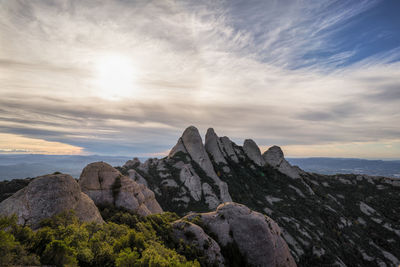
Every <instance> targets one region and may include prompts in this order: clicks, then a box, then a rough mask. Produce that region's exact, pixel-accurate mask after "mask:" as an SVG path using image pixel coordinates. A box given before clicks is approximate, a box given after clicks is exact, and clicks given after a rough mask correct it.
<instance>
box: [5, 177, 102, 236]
mask: <svg viewBox="0 0 400 267" xmlns="http://www.w3.org/2000/svg"><path fill="white" fill-rule="evenodd" d="M68 210H74V211H75V213H76V215H77V216H78V218H79V219H80V220H82V221H85V222H89V221H94V222H97V223H102V222H103V219H102V218H101V215H100V213H99V210H98V209H97V207H96V205H95V204H94V203H93V201H92V200H91V199H90V198H89V197H88V196H87V195H86V194H84V193H82V192H81V189H80V187H79V185H78V183H77V182H76V181H75V179H74V178H72V177H71V176H70V175H68V174H49V175H44V176H40V177H37V178H35V179H34V180H32V181H31V182H30V183H29V184H28V186H26V187H25V188H23V189H21V190H19V191H18V192H16V193H15V194H13V195H12V196H11V197H9V198H7V199H6V200H4V201H3V202H1V203H0V213H1V214H5V215H11V214H14V213H15V214H16V215H17V216H18V223H20V224H28V225H31V226H32V228H37V227H38V226H39V222H40V221H41V220H42V219H45V218H49V217H51V216H53V215H56V214H58V213H61V212H63V211H68Z"/></svg>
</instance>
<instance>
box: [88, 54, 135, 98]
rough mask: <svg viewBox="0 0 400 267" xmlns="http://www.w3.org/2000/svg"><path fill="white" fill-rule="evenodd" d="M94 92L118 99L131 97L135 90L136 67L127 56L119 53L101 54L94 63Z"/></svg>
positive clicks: (101, 95) (104, 96)
mask: <svg viewBox="0 0 400 267" xmlns="http://www.w3.org/2000/svg"><path fill="white" fill-rule="evenodd" d="M95 68H96V75H95V83H96V94H97V95H99V96H100V97H102V98H105V99H110V100H118V99H122V98H126V97H131V96H133V94H134V91H135V89H136V88H135V78H136V69H135V67H134V65H133V63H132V61H131V60H130V59H129V58H128V57H124V56H122V55H119V54H112V55H107V56H102V57H100V58H99V59H98V61H97V62H96V65H95Z"/></svg>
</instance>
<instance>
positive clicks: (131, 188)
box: [79, 162, 162, 216]
mask: <svg viewBox="0 0 400 267" xmlns="http://www.w3.org/2000/svg"><path fill="white" fill-rule="evenodd" d="M79 185H80V186H81V188H82V191H83V192H85V193H86V194H87V195H88V196H89V197H90V198H91V199H92V200H93V201H94V203H96V205H105V204H111V205H115V206H116V207H123V208H126V209H128V210H130V211H133V212H135V213H137V214H139V215H142V216H146V215H149V214H155V213H161V212H162V209H161V207H160V205H159V204H158V202H157V200H156V199H155V196H154V193H153V191H151V190H150V189H148V188H147V187H146V186H145V185H144V184H139V183H137V182H135V181H134V180H133V179H131V178H129V177H126V176H123V175H122V174H121V173H120V172H119V171H118V170H116V169H115V168H113V167H112V166H110V165H109V164H107V163H105V162H95V163H91V164H89V165H87V166H86V167H85V168H84V169H83V171H82V174H81V176H80V178H79Z"/></svg>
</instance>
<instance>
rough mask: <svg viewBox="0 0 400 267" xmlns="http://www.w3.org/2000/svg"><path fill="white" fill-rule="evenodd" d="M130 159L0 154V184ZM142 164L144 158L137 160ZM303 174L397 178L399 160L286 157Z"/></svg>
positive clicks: (76, 172) (78, 171)
mask: <svg viewBox="0 0 400 267" xmlns="http://www.w3.org/2000/svg"><path fill="white" fill-rule="evenodd" d="M129 159H131V158H129V157H123V156H101V155H89V156H77V155H34V154H28V155H11V154H3V155H1V154H0V181H3V180H11V179H17V178H27V177H35V176H39V175H43V174H46V173H53V172H56V171H58V172H63V173H69V174H70V175H71V176H72V177H74V178H79V175H80V174H81V171H82V169H83V168H84V167H85V166H86V165H87V164H89V163H91V162H96V161H104V162H107V163H109V164H111V165H112V166H122V165H123V164H124V163H125V162H126V161H127V160H129ZM139 159H140V160H141V161H144V160H145V159H146V158H139ZM287 160H288V162H289V163H290V164H292V165H297V166H299V167H300V168H301V169H303V170H305V171H307V172H314V173H321V174H338V173H354V174H368V175H375V176H386V177H394V178H400V160H366V159H356V158H287Z"/></svg>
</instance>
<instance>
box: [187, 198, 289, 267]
mask: <svg viewBox="0 0 400 267" xmlns="http://www.w3.org/2000/svg"><path fill="white" fill-rule="evenodd" d="M185 219H186V220H188V221H192V222H197V224H199V225H201V226H203V227H204V228H203V229H206V231H205V232H207V233H208V234H210V235H212V236H214V237H216V240H215V241H216V242H217V243H218V244H219V246H220V247H222V248H223V247H227V246H230V247H234V248H236V249H237V252H238V253H240V254H241V255H242V258H243V260H244V261H246V262H247V264H249V265H250V266H288V267H290V266H296V263H295V261H294V259H293V257H292V255H291V254H290V251H289V248H288V245H287V244H286V242H285V240H284V239H283V238H282V236H281V230H280V228H279V226H278V225H277V224H276V223H275V222H274V221H273V220H272V219H271V218H269V217H268V216H266V215H263V214H261V213H258V212H255V211H252V210H250V209H249V208H248V207H246V206H244V205H240V204H237V203H233V202H227V203H224V204H221V205H219V206H218V208H217V209H216V211H213V212H208V213H197V214H190V215H188V216H187V217H185V218H184V220H185ZM190 227H191V226H188V227H187V228H189V229H190ZM189 229H187V230H186V231H190V230H189ZM198 232H199V231H198ZM206 238H208V237H206ZM203 239H204V238H203ZM226 260H227V261H229V259H226Z"/></svg>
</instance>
